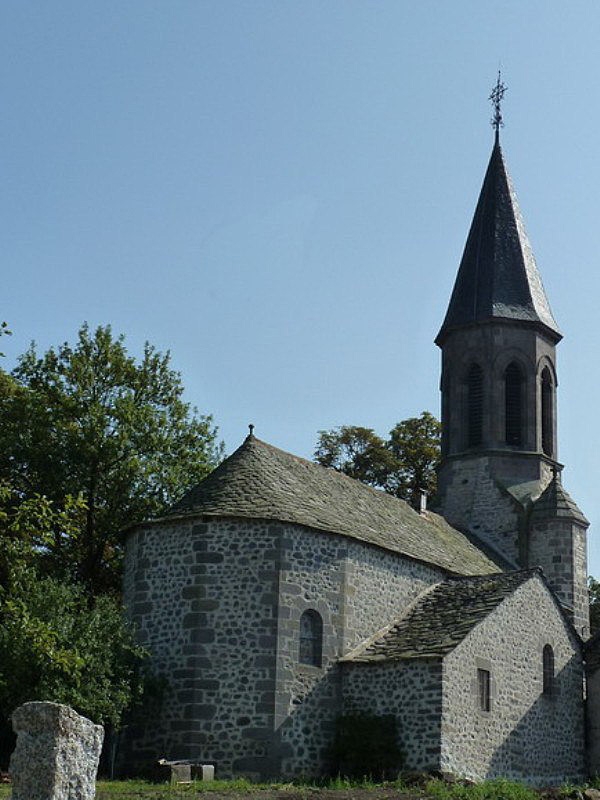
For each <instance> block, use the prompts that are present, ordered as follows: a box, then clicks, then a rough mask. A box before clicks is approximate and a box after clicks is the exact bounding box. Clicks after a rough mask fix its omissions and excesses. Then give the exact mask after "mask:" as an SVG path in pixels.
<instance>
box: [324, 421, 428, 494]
mask: <svg viewBox="0 0 600 800" xmlns="http://www.w3.org/2000/svg"><path fill="white" fill-rule="evenodd" d="M440 435H441V426H440V423H439V422H438V420H437V419H436V418H435V417H434V416H433V415H432V414H430V413H429V412H428V411H423V412H422V414H421V415H420V416H419V417H411V418H410V419H406V420H403V421H402V422H399V423H398V424H397V425H395V426H394V428H392V430H391V431H390V434H389V438H388V439H387V440H384V439H382V438H381V437H379V436H378V435H377V434H376V433H375V432H374V431H373V430H372V429H371V428H361V427H358V426H354V425H343V426H341V427H340V428H335V429H333V430H329V431H319V434H318V437H319V438H318V440H317V447H316V449H315V453H314V458H315V461H317V462H318V463H319V464H322V465H323V466H325V467H331V468H333V469H335V470H337V471H338V472H343V473H344V474H346V475H350V476H351V477H352V478H356V479H357V480H360V481H362V482H363V483H368V484H369V485H370V486H376V487H378V488H380V489H384V490H385V491H386V492H389V493H390V494H394V495H396V496H397V497H400V498H401V499H403V500H406V501H407V502H409V503H411V504H412V505H413V506H414V507H418V505H419V498H420V491H421V489H424V490H425V491H427V492H428V493H429V494H430V495H433V494H435V489H436V472H435V468H436V466H437V464H438V462H439V457H440Z"/></svg>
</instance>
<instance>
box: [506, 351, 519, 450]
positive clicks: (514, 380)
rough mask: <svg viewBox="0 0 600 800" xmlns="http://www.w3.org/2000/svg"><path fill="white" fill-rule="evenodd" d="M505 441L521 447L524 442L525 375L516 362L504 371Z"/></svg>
mask: <svg viewBox="0 0 600 800" xmlns="http://www.w3.org/2000/svg"><path fill="white" fill-rule="evenodd" d="M504 397H505V405H506V408H505V412H506V413H505V420H506V430H505V441H506V444H509V445H512V446H516V447H520V446H521V445H522V444H523V375H522V374H521V370H520V369H519V367H518V366H517V365H516V364H515V363H512V364H509V365H508V367H507V368H506V372H505V373H504Z"/></svg>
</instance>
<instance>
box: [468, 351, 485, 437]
mask: <svg viewBox="0 0 600 800" xmlns="http://www.w3.org/2000/svg"><path fill="white" fill-rule="evenodd" d="M467 396H468V399H467V446H468V447H476V446H477V445H479V444H481V439H482V429H483V370H482V369H481V367H480V366H479V364H471V367H470V369H469V372H468V375H467Z"/></svg>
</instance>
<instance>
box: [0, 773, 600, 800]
mask: <svg viewBox="0 0 600 800" xmlns="http://www.w3.org/2000/svg"><path fill="white" fill-rule="evenodd" d="M586 785H587V786H594V787H595V788H600V785H599V782H598V781H597V780H596V781H592V782H590V783H589V784H586ZM383 788H387V789H390V788H391V789H395V790H396V791H397V792H398V795H399V796H400V795H402V794H405V795H408V796H410V797H412V798H420V799H421V800H425V798H431V800H540V795H539V793H537V792H536V791H535V790H534V789H530V788H529V787H527V786H524V785H523V784H520V783H513V782H512V781H506V780H491V781H484V782H483V783H478V784H474V785H468V786H465V785H463V784H461V783H445V782H444V781H441V780H437V779H432V780H430V781H428V782H427V784H426V785H425V787H424V788H423V789H419V788H417V787H414V786H407V785H406V784H405V783H404V782H403V781H402V779H401V778H400V779H399V780H397V781H394V782H391V783H386V784H381V783H375V782H373V781H371V780H369V779H364V780H362V781H356V780H348V779H347V778H341V777H339V776H338V777H337V778H334V779H330V780H328V781H323V782H319V781H306V782H297V783H252V782H250V781H248V780H245V779H239V780H232V781H220V780H216V781H212V782H209V783H202V782H201V781H194V782H193V783H192V784H189V785H175V786H170V785H169V784H166V783H162V784H161V783H149V782H147V781H142V780H132V781H98V784H97V790H96V800H180V798H181V800H185V798H190V800H191V799H192V798H198V797H199V796H200V795H210V794H211V793H213V792H218V793H220V794H222V795H232V796H237V797H240V796H244V795H252V794H256V793H259V792H268V791H269V790H270V791H271V792H273V793H277V795H278V798H279V797H280V796H281V794H282V793H285V792H288V791H289V792H290V793H293V795H294V798H297V797H298V795H299V794H300V795H301V796H302V797H303V798H304V797H306V798H311V800H318V796H319V790H320V789H327V790H338V791H340V794H342V792H347V791H348V790H349V789H357V790H365V791H368V790H372V791H373V792H374V793H375V792H376V790H377V789H383ZM582 788H585V786H584V787H579V786H571V785H565V786H563V787H561V789H560V793H561V794H562V795H563V796H564V797H565V798H567V797H569V796H571V797H572V796H574V795H575V792H576V790H581V789H582ZM10 791H11V787H10V786H9V785H2V786H0V800H8V798H9V797H10ZM271 796H273V795H271ZM207 800H208V798H207Z"/></svg>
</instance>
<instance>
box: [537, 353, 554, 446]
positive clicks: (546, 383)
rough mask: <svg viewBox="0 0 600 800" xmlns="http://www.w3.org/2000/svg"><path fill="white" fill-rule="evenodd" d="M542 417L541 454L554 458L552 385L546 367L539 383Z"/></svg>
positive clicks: (550, 376)
mask: <svg viewBox="0 0 600 800" xmlns="http://www.w3.org/2000/svg"><path fill="white" fill-rule="evenodd" d="M540 391H541V402H540V405H541V415H542V452H543V453H544V455H547V456H550V458H553V457H554V383H553V381H552V375H551V374H550V370H549V369H548V367H544V369H543V370H542V377H541V382H540Z"/></svg>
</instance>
